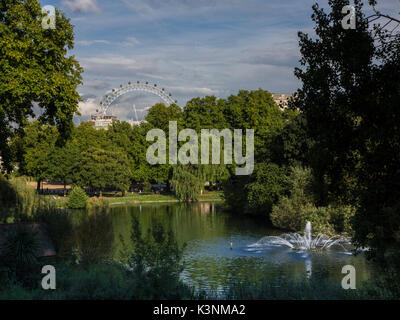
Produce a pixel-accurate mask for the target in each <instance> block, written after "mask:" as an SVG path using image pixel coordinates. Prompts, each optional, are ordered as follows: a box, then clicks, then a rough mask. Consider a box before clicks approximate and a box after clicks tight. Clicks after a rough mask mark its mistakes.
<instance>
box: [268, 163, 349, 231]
mask: <svg viewBox="0 0 400 320" xmlns="http://www.w3.org/2000/svg"><path fill="white" fill-rule="evenodd" d="M287 182H288V185H289V188H290V190H291V192H290V196H283V197H281V198H280V199H279V201H278V203H277V204H276V205H274V206H273V208H272V213H271V215H270V218H271V222H272V224H273V225H274V226H276V227H278V228H281V229H287V230H292V231H302V230H303V228H304V226H305V224H306V223H307V221H310V222H311V225H312V230H313V232H314V233H324V234H327V235H333V234H335V233H344V234H347V235H350V234H351V233H352V228H351V219H352V217H353V216H354V214H355V208H354V207H351V206H343V205H340V206H327V207H317V206H316V205H315V204H314V203H315V201H314V199H313V193H312V191H311V190H312V185H313V179H312V173H311V170H310V169H303V168H301V167H293V168H291V173H290V175H289V176H288V178H287Z"/></svg>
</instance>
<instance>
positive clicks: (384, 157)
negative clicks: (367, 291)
mask: <svg viewBox="0 0 400 320" xmlns="http://www.w3.org/2000/svg"><path fill="white" fill-rule="evenodd" d="M369 2H370V4H375V1H369ZM354 3H355V9H356V20H357V27H356V29H355V30H344V29H343V28H342V26H341V20H342V18H343V15H342V13H341V10H342V8H343V6H344V5H348V4H349V1H345V0H337V1H329V5H330V7H331V12H330V13H326V12H325V11H323V10H322V9H320V8H319V6H318V5H317V4H316V5H314V6H313V11H314V13H313V15H312V19H313V21H314V22H315V23H316V27H315V32H316V37H312V38H311V37H310V36H308V35H306V34H303V33H299V37H300V51H301V54H302V58H301V60H300V62H301V64H302V68H297V69H296V70H295V74H296V76H297V77H298V78H299V79H300V80H301V81H302V88H301V89H300V90H299V91H298V93H297V96H298V98H297V100H296V106H297V107H299V108H300V110H301V111H302V112H303V113H304V116H305V118H306V120H307V125H308V131H309V134H310V136H311V137H312V138H313V139H314V141H315V145H314V147H313V150H312V153H313V154H314V155H315V156H317V157H318V160H317V161H314V162H313V168H314V172H315V173H316V175H317V178H319V179H320V180H321V181H322V180H323V179H324V177H327V178H328V179H327V181H328V186H329V189H328V191H329V193H327V194H326V202H327V201H328V199H327V196H328V195H332V196H334V197H335V198H336V199H338V200H341V201H345V202H352V203H355V204H358V207H359V209H358V211H357V213H356V216H355V221H354V229H355V236H354V242H355V244H356V245H358V246H367V247H369V248H371V250H370V251H369V253H371V255H372V256H374V257H375V258H379V260H380V261H384V260H387V259H386V258H384V257H385V254H386V253H389V252H391V253H395V252H397V253H400V240H399V236H398V235H399V234H400V214H399V212H400V211H399V208H400V203H399V199H400V185H399V181H400V170H399V169H398V168H399V162H400V144H399V143H398V142H399V141H400V130H399V128H398V124H399V122H400V109H399V108H398V106H399V105H400V94H399V93H400V55H399V52H400V34H399V33H397V34H393V32H391V31H385V28H384V26H383V25H382V24H381V25H379V23H378V27H375V28H371V27H370V26H369V23H368V22H369V21H368V19H367V18H366V17H365V15H364V14H363V12H362V2H361V1H360V0H356V1H354ZM385 23H386V22H385Z"/></svg>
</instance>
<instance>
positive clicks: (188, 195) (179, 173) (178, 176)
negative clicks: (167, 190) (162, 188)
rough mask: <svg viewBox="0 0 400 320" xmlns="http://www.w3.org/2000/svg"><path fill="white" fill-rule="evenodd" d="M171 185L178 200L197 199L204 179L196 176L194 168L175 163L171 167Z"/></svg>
mask: <svg viewBox="0 0 400 320" xmlns="http://www.w3.org/2000/svg"><path fill="white" fill-rule="evenodd" d="M171 186H172V188H173V190H174V193H175V196H176V197H177V198H178V199H179V200H184V201H190V200H197V198H198V196H199V194H200V192H201V189H202V188H203V186H204V181H202V179H200V178H199V177H198V172H197V170H196V168H194V167H192V166H189V165H176V166H174V169H173V176H172V180H171Z"/></svg>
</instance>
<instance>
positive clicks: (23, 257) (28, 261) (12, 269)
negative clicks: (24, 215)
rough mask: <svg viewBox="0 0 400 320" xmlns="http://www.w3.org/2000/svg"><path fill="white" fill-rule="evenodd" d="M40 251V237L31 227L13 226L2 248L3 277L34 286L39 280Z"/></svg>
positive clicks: (1, 266) (0, 257)
mask: <svg viewBox="0 0 400 320" xmlns="http://www.w3.org/2000/svg"><path fill="white" fill-rule="evenodd" d="M39 250H40V242H39V239H38V236H37V234H36V233H35V232H34V231H33V230H32V229H31V228H30V227H29V226H26V225H11V226H10V227H9V229H8V230H7V234H6V237H5V240H4V241H3V243H2V245H1V248H0V269H2V272H1V273H2V275H1V277H2V278H3V277H4V276H6V277H7V278H8V279H11V280H12V281H13V280H14V281H18V282H20V283H22V284H23V285H26V286H30V287H31V286H33V285H34V283H35V280H37V278H38V277H37V276H35V275H38V271H39V267H38V259H37V258H38V255H39ZM3 281H4V278H3Z"/></svg>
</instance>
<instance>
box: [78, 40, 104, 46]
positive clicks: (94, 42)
mask: <svg viewBox="0 0 400 320" xmlns="http://www.w3.org/2000/svg"><path fill="white" fill-rule="evenodd" d="M75 43H76V44H80V45H82V46H90V45H92V44H97V43H100V44H111V42H110V41H108V40H79V41H76V42H75Z"/></svg>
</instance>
